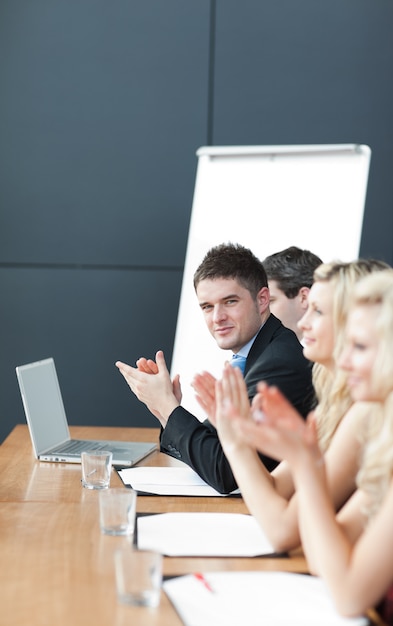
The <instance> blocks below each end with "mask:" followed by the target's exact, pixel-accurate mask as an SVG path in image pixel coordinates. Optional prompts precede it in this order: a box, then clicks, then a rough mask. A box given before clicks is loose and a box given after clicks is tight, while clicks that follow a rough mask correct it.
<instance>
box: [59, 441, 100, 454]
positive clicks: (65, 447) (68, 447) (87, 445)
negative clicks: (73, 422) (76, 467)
mask: <svg viewBox="0 0 393 626" xmlns="http://www.w3.org/2000/svg"><path fill="white" fill-rule="evenodd" d="M107 447H108V444H107V443H106V442H105V441H103V442H102V443H100V442H97V441H81V440H78V439H71V441H67V443H64V444H62V445H61V446H58V447H57V448H54V449H53V450H52V451H51V453H52V454H53V453H55V454H57V453H60V452H63V453H69V454H79V453H80V452H83V451H84V450H105V449H106V448H107Z"/></svg>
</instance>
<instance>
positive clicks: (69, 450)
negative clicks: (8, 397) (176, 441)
mask: <svg viewBox="0 0 393 626" xmlns="http://www.w3.org/2000/svg"><path fill="white" fill-rule="evenodd" d="M16 375H17V378H18V383H19V389H20V392H21V395H22V400H23V406H24V409H25V415H26V420H27V424H28V426H29V431H30V436H31V441H32V444H33V449H34V454H35V457H36V458H37V459H39V460H40V461H51V462H58V463H80V461H81V452H82V451H83V450H98V449H99V450H111V451H112V453H113V465H122V466H125V467H131V466H132V465H135V463H137V462H138V461H140V460H141V459H143V458H144V457H145V456H147V455H148V454H150V453H151V452H153V450H156V448H157V445H156V444H155V443H153V442H139V441H135V442H126V441H105V440H103V441H101V440H97V441H94V440H81V439H71V437H70V431H69V428H68V422H67V417H66V414H65V410H64V404H63V399H62V397H61V391H60V385H59V381H58V378H57V373H56V368H55V363H54V360H53V359H52V358H50V359H45V360H43V361H36V362H35V363H28V364H27V365H20V366H18V367H17V368H16Z"/></svg>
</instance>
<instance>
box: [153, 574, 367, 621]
mask: <svg viewBox="0 0 393 626" xmlns="http://www.w3.org/2000/svg"><path fill="white" fill-rule="evenodd" d="M203 579H204V580H205V583H204V582H203ZM163 588H164V591H165V592H166V594H167V596H168V597H169V599H170V600H171V602H172V603H173V605H174V607H175V609H176V610H177V612H178V614H179V615H180V617H181V619H182V620H183V622H184V624H185V626H207V625H209V624H214V626H240V625H241V624H244V625H247V626H262V625H263V626H366V624H368V623H369V622H368V620H367V618H365V617H357V618H345V617H341V616H340V615H339V614H338V613H337V611H336V609H335V608H334V605H333V602H332V600H331V598H330V595H329V592H328V590H327V588H326V586H325V584H324V583H323V581H322V580H320V579H319V578H315V577H313V576H307V575H303V574H289V573H285V572H220V573H208V574H205V575H204V576H203V577H201V576H199V577H197V576H194V575H187V576H181V577H179V578H173V579H171V580H167V581H165V582H164V583H163Z"/></svg>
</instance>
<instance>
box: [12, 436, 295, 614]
mask: <svg viewBox="0 0 393 626" xmlns="http://www.w3.org/2000/svg"><path fill="white" fill-rule="evenodd" d="M70 430H71V435H72V437H74V438H82V439H92V438H96V439H114V440H135V441H156V440H157V441H158V429H150V428H113V427H97V428H95V427H94V428H93V427H82V426H74V427H71V429H70ZM179 464H181V462H180V461H177V460H175V459H172V458H170V457H168V456H166V455H164V454H162V453H160V452H158V451H157V452H154V453H152V454H151V455H149V456H148V457H147V458H146V459H144V460H143V461H141V463H140V465H153V466H157V465H159V466H168V465H171V466H174V465H179ZM80 475H81V469H80V465H79V464H77V465H73V464H72V465H67V464H60V463H59V464H57V463H42V462H39V461H36V460H35V458H34V456H33V452H32V447H31V442H30V436H29V432H28V428H27V426H25V425H18V426H16V427H15V429H14V430H13V431H12V433H11V434H10V435H9V436H8V438H7V439H6V440H5V441H4V442H3V444H2V445H1V446H0V477H1V478H0V555H1V573H0V594H1V595H0V598H1V603H0V624H1V625H4V626H14V625H15V626H25V625H26V626H46V625H49V624H50V625H53V624H56V626H66V625H67V626H69V624H72V626H82V625H83V626H91V625H93V624H94V626H104V625H105V626H106V625H111V626H125V625H126V624H127V625H130V624H132V625H135V626H145V625H148V626H155V625H157V626H179V625H180V624H181V623H182V622H181V620H180V618H179V617H178V615H177V614H176V612H175V610H174V609H173V607H172V605H171V603H170V602H169V600H168V598H167V597H166V595H165V593H162V596H161V602H160V606H159V607H158V608H156V609H146V608H139V607H128V606H123V605H121V604H119V603H118V602H117V599H116V591H115V580H114V569H113V552H114V551H115V550H116V549H117V548H118V547H120V545H121V544H122V543H123V542H124V541H125V539H123V538H121V537H110V536H105V535H102V534H101V533H100V529H99V523H98V492H96V491H89V490H87V489H83V487H82V486H81V482H80ZM122 484H123V483H122V482H121V480H120V478H119V477H118V475H117V473H116V472H115V471H113V473H112V478H111V486H112V487H113V486H119V487H121V486H122ZM137 511H138V512H139V513H157V512H167V511H213V512H236V513H246V512H247V509H246V507H245V504H244V502H243V500H242V499H240V498H222V497H217V498H216V497H206V498H197V497H196V498H191V497H162V496H138V502H137ZM220 570H221V571H222V570H282V571H291V572H306V571H307V569H306V564H305V561H304V558H303V556H302V555H301V554H300V553H298V554H293V555H291V556H290V557H289V558H266V557H262V558H165V559H164V576H165V575H177V574H185V573H192V572H196V571H220Z"/></svg>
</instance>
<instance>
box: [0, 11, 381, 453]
mask: <svg viewBox="0 0 393 626" xmlns="http://www.w3.org/2000/svg"><path fill="white" fill-rule="evenodd" d="M392 24H393V3H391V1H390V0H345V2H343V1H342V0H329V2H324V3H320V2H319V3H316V2H315V0H297V2H293V0H265V1H264V0H242V2H239V1H238V0H217V2H215V1H214V0H210V1H209V0H198V2H184V0H165V2H162V0H144V1H143V2H135V1H134V0H115V1H113V2H108V1H107V0H94V1H93V0H35V1H34V2H30V1H29V0H18V1H17V2H15V0H2V2H1V4H0V288H1V291H0V294H1V300H0V302H1V306H0V333H1V336H0V337H1V342H0V380H1V393H0V441H1V439H2V438H3V437H4V436H6V435H7V434H8V432H9V431H10V430H11V428H12V427H13V425H14V424H15V423H17V422H24V414H23V408H22V404H21V400H20V397H19V392H18V388H17V383H16V377H15V366H16V365H18V364H22V363H26V362H29V361H33V360H37V359H41V358H45V357H48V356H53V357H54V358H55V361H56V364H57V369H58V374H59V378H60V383H61V387H62V391H63V395H64V401H65V406H66V410H67V414H68V417H69V421H70V423H80V424H83V423H84V424H115V425H129V424H130V425H144V424H146V425H156V422H155V420H154V418H152V417H151V416H150V415H149V414H148V412H147V410H146V409H145V408H144V407H143V406H142V405H140V404H139V403H138V401H136V400H135V399H134V397H133V396H132V394H131V393H130V392H129V391H128V389H127V387H126V385H125V383H124V381H123V379H122V378H121V377H120V375H119V374H118V372H117V370H116V369H115V367H114V365H113V363H114V361H115V360H116V359H118V358H121V359H124V360H128V361H130V362H133V361H134V360H135V359H136V358H137V357H138V356H141V355H149V356H152V355H154V353H155V351H156V350H157V349H158V348H162V349H164V350H165V352H166V354H167V357H168V363H169V362H170V358H171V352H172V342H173V338H174V332H175V325H176V314H177V307H178V301H179V295H180V287H181V278H182V270H183V262H184V255H185V248H186V239H187V231H188V223H189V218H190V209H191V204H192V194H193V188H194V180H195V168H196V158H195V151H196V149H197V148H198V147H199V146H201V145H205V144H207V143H211V144H216V145H230V144H291V143H336V142H338V143H346V142H350V143H352V142H359V143H366V144H368V145H370V147H371V148H372V151H373V156H372V161H371V170H370V181H369V191H368V197H367V205H366V213H365V226H364V232H363V239H362V247H361V253H362V254H363V255H364V256H371V255H372V256H378V257H380V258H384V259H385V260H387V261H388V262H390V263H392V262H393V245H392V213H393V211H392V205H393V177H392V176H391V164H392V157H393V155H392V150H393V124H392V114H391V112H392V110H393V86H392V80H391V76H392V70H393V39H392V37H391V30H392ZM317 223H318V219H317V207H316V220H315V224H312V225H307V227H310V228H313V227H317ZM261 227H262V225H261ZM338 227H339V225H338ZM294 243H296V242H294ZM315 252H318V251H317V250H316V251H315ZM262 255H263V251H262V252H261V256H262Z"/></svg>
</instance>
